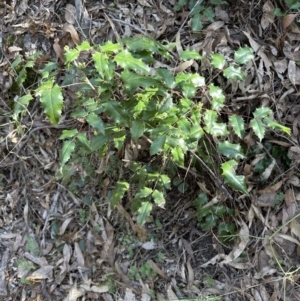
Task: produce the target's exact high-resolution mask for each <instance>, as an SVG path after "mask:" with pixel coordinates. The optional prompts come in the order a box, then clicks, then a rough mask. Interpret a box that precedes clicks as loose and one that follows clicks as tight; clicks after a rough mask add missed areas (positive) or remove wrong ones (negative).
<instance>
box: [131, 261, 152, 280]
mask: <svg viewBox="0 0 300 301" xmlns="http://www.w3.org/2000/svg"><path fill="white" fill-rule="evenodd" d="M129 274H130V276H131V277H132V279H134V280H139V279H141V278H142V279H148V278H149V277H155V276H156V272H155V271H154V270H153V269H152V268H151V264H150V263H149V262H146V263H145V264H143V265H142V266H141V267H139V268H137V267H136V266H131V267H130V268H129Z"/></svg>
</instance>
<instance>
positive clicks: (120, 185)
mask: <svg viewBox="0 0 300 301" xmlns="http://www.w3.org/2000/svg"><path fill="white" fill-rule="evenodd" d="M128 189H129V183H127V182H125V181H118V182H117V184H116V187H115V188H114V189H113V190H112V192H111V198H110V207H111V209H114V208H115V206H116V205H118V204H119V202H120V201H121V200H122V198H123V196H124V193H125V192H126V191H127V190H128Z"/></svg>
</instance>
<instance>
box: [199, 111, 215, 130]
mask: <svg viewBox="0 0 300 301" xmlns="http://www.w3.org/2000/svg"><path fill="white" fill-rule="evenodd" d="M217 118H218V115H217V112H215V111H212V110H206V111H205V113H204V117H203V120H204V123H205V128H204V129H205V130H206V131H207V132H208V133H210V131H211V129H212V128H213V126H214V124H215V123H216V120H217Z"/></svg>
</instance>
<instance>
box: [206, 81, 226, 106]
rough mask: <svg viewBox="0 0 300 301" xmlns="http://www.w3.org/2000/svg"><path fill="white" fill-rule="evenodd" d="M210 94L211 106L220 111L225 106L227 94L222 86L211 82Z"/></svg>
mask: <svg viewBox="0 0 300 301" xmlns="http://www.w3.org/2000/svg"><path fill="white" fill-rule="evenodd" d="M208 87H209V92H208V94H209V95H210V96H211V98H212V103H211V108H212V109H213V110H215V111H218V110H220V109H222V108H223V107H224V101H225V95H224V94H223V90H222V89H221V88H220V87H216V86H215V85H214V84H210V85H209V86H208Z"/></svg>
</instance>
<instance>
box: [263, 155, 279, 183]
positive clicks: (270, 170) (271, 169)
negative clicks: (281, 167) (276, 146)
mask: <svg viewBox="0 0 300 301" xmlns="http://www.w3.org/2000/svg"><path fill="white" fill-rule="evenodd" d="M275 165H276V160H275V159H273V160H272V162H271V164H270V165H269V166H268V167H267V168H266V169H265V171H264V172H263V173H262V176H263V177H264V179H265V180H267V179H269V177H270V175H271V173H272V171H273V169H274V167H275Z"/></svg>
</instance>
